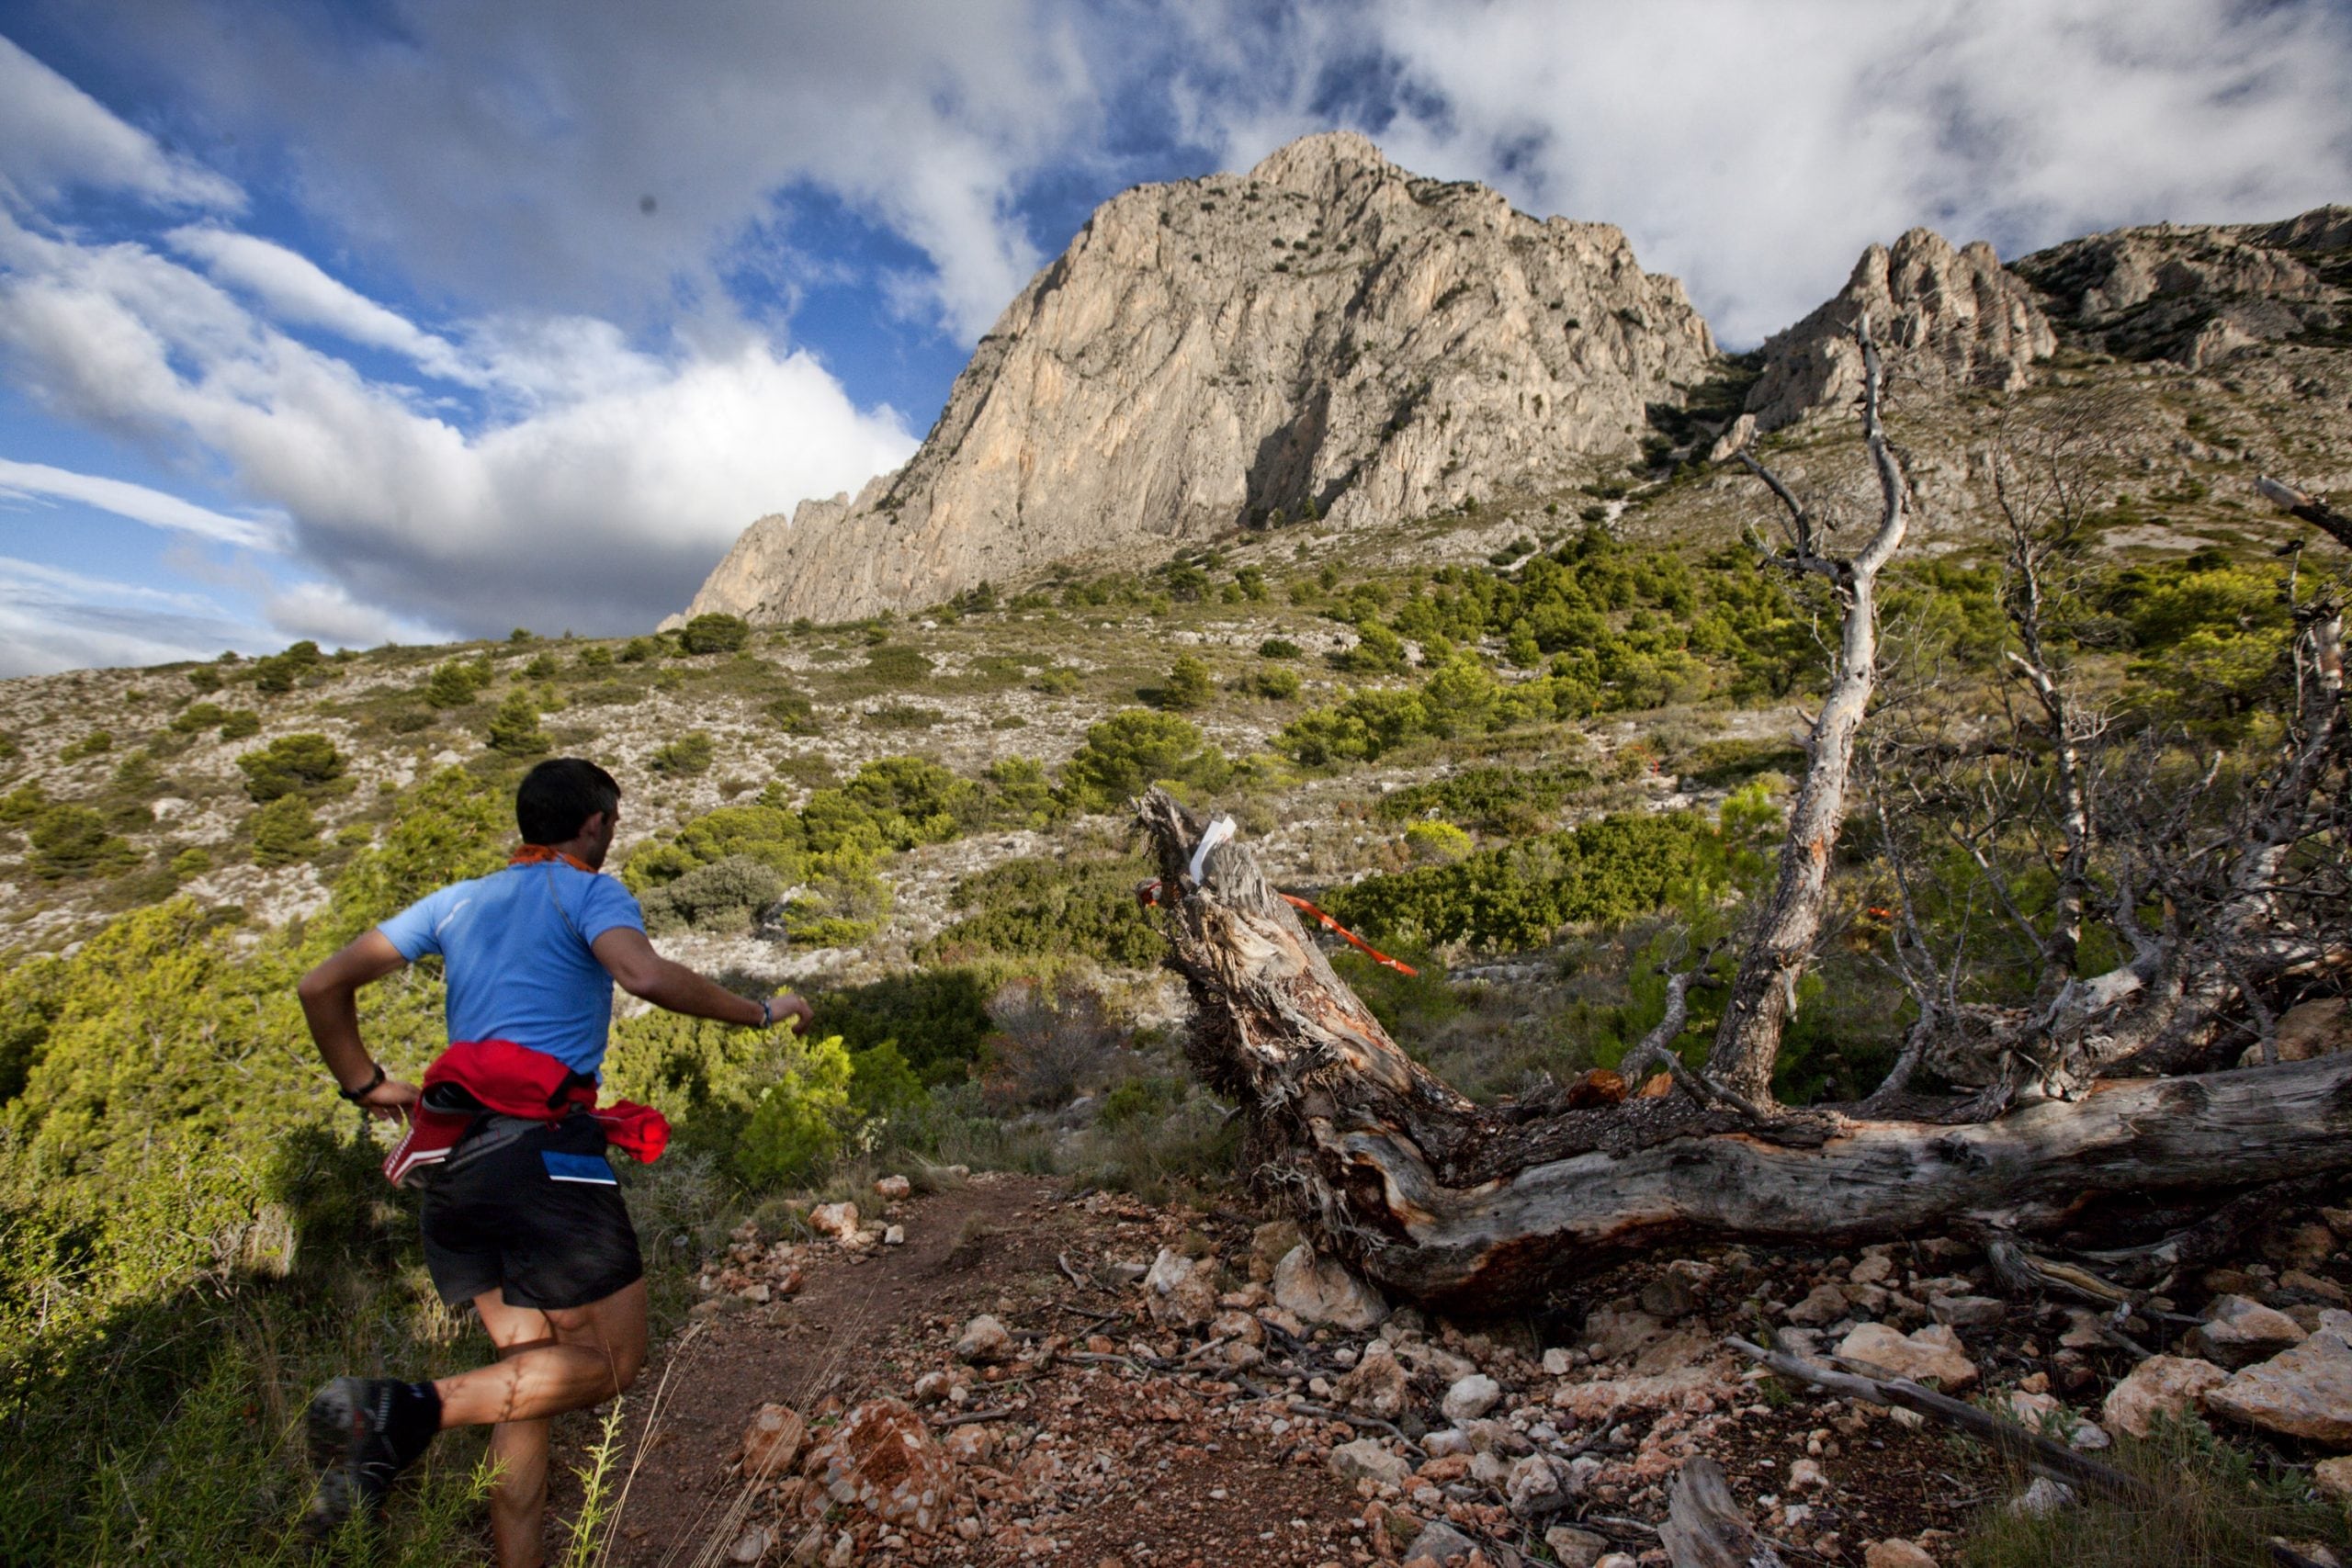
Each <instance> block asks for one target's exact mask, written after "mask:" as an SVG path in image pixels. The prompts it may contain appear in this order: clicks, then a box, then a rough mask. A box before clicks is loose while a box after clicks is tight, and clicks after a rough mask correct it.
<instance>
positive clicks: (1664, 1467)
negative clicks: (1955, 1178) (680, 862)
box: [615, 1171, 2352, 1568]
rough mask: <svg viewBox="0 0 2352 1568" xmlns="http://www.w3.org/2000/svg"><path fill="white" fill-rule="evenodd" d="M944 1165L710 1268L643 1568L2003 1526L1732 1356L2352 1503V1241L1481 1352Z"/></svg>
mask: <svg viewBox="0 0 2352 1568" xmlns="http://www.w3.org/2000/svg"><path fill="white" fill-rule="evenodd" d="M918 1174H919V1176H920V1178H921V1179H922V1182H923V1185H924V1186H925V1188H926V1189H929V1190H926V1191H925V1192H923V1193H922V1194H916V1193H914V1192H913V1191H912V1190H911V1188H910V1183H909V1182H908V1181H906V1180H905V1179H901V1178H886V1179H883V1180H882V1181H880V1182H877V1183H876V1190H875V1192H874V1193H872V1194H871V1195H869V1196H866V1197H864V1198H861V1199H860V1200H859V1201H857V1202H856V1203H855V1204H854V1205H839V1204H835V1205H826V1206H819V1207H816V1208H814V1209H809V1208H805V1207H802V1206H793V1207H791V1208H789V1209H786V1208H783V1207H780V1206H772V1207H771V1209H769V1210H766V1211H763V1213H762V1216H761V1218H760V1219H758V1220H755V1221H753V1222H749V1223H747V1224H744V1225H743V1226H741V1228H740V1229H739V1230H738V1231H737V1232H736V1233H735V1235H734V1237H733V1239H732V1241H731V1243H730V1245H729V1246H728V1247H727V1248H726V1249H725V1251H724V1252H723V1253H721V1254H720V1255H718V1256H715V1257H712V1258H708V1259H706V1260H705V1263H704V1266H703V1269H702V1273H701V1277H700V1280H699V1281H698V1284H699V1287H700V1293H701V1300H700V1302H699V1303H698V1304H697V1305H696V1306H695V1308H694V1309H693V1310H692V1312H691V1314H689V1319H688V1322H687V1324H686V1325H685V1326H684V1328H683V1330H682V1331H681V1332H680V1333H678V1334H677V1335H676V1336H675V1337H673V1340H672V1341H671V1342H670V1343H669V1344H668V1345H667V1347H666V1348H663V1349H662V1351H661V1352H660V1354H659V1355H658V1357H657V1359H656V1363H655V1365H654V1366H653V1367H652V1368H651V1369H650V1371H649V1372H648V1374H647V1377H646V1379H645V1381H644V1382H643V1383H641V1384H640V1386H639V1395H638V1396H637V1399H636V1401H635V1408H634V1409H633V1410H632V1411H631V1412H630V1416H631V1419H630V1438H631V1452H632V1453H633V1454H634V1455H635V1456H636V1458H635V1465H636V1468H635V1469H634V1471H633V1472H632V1473H631V1474H630V1476H629V1479H628V1496H627V1501H626V1504H625V1506H624V1508H623V1511H622V1515H621V1519H620V1523H619V1527H618V1532H617V1537H616V1551H615V1558H616V1561H618V1562H623V1563H628V1564H637V1565H649V1568H650V1565H653V1564H679V1563H695V1564H705V1563H723V1562H738V1563H754V1562H825V1563H831V1564H845V1563H852V1562H857V1563H864V1562H900V1563H909V1564H933V1563H981V1564H1012V1563H1023V1562H1057V1563H1075V1564H1082V1565H1085V1568H1109V1565H1111V1564H1123V1565H1130V1568H1144V1565H1151V1568H1179V1565H1192V1564H1197V1565H1200V1568H1217V1565H1223V1564H1252V1563H1269V1564H1271V1563H1297V1564H1317V1565H1320V1564H1347V1565H1351V1568H1352V1565H1357V1564H1369V1563H1373V1562H1406V1563H1414V1562H1424V1561H1426V1562H1430V1563H1468V1564H1476V1563H1487V1564H1510V1563H1518V1562H1558V1563H1562V1564H1566V1565H1571V1568H1593V1565H1594V1564H1601V1565H1605V1568H1631V1565H1635V1564H1640V1565H1648V1564H1659V1563H1667V1562H1669V1561H1670V1559H1669V1554H1668V1551H1667V1549H1666V1547H1665V1546H1664V1545H1663V1544H1662V1543H1661V1539H1660V1536H1659V1527H1660V1525H1661V1524H1662V1523H1663V1522H1664V1520H1665V1518H1666V1517H1667V1513H1668V1503H1669V1500H1670V1498H1671V1496H1672V1494H1673V1489H1674V1487H1675V1485H1676V1480H1677V1477H1678V1475H1679V1473H1680V1472H1681V1471H1682V1470H1683V1467H1684V1466H1685V1465H1686V1463H1688V1462H1689V1461H1691V1460H1692V1459H1693V1458H1694V1457H1699V1456H1703V1457H1705V1458H1706V1459H1710V1460H1712V1461H1714V1462H1715V1463H1717V1464H1719V1465H1720V1466H1721V1467H1722V1468H1723V1470H1724V1472H1726V1474H1727V1476H1728V1479H1729V1481H1730V1484H1731V1491H1732V1495H1733V1498H1734V1501H1735V1503H1736V1506H1737V1507H1738V1509H1739V1511H1740V1512H1741V1514H1742V1515H1743V1516H1744V1517H1746V1518H1747V1520H1748V1521H1749V1522H1751V1523H1752V1524H1753V1526H1754V1527H1755V1528H1756V1529H1758V1531H1760V1532H1761V1534H1762V1535H1763V1536H1764V1537H1765V1538H1766V1539H1767V1540H1769V1541H1770V1542H1771V1543H1772V1544H1773V1545H1774V1547H1775V1548H1776V1550H1777V1551H1779V1552H1780V1554H1781V1558H1782V1560H1783V1561H1784V1562H1789V1563H1844V1564H1858V1565H1865V1568H1916V1565H1917V1564H1922V1563H1935V1562H1950V1561H1952V1560H1953V1556H1952V1552H1953V1549H1954V1544H1955V1542H1956V1540H1957V1539H1958V1532H1960V1531H1961V1530H1962V1529H1964V1528H1965V1527H1966V1524H1967V1522H1968V1520H1969V1518H1970V1517H1971V1516H1972V1515H1973V1514H1974V1513H1975V1512H1976V1510H1978V1509H1980V1508H1984V1507H1988V1506H2013V1504H2014V1499H2015V1496H2016V1495H2018V1493H2019V1492H2020V1483H2019V1481H2018V1477H2017V1476H2016V1475H2015V1473H2014V1472H2010V1471H2009V1470H2007V1469H2006V1468H2005V1467H2004V1465H2003V1464H2002V1463H2001V1462H2000V1461H1997V1460H1996V1459H1995V1458H1994V1457H1993V1456H1992V1455H1991V1454H1990V1453H1989V1451H1987V1450H1984V1449H1982V1448H1979V1447H1976V1446H1974V1445H1971V1444H1965V1443H1962V1442H1961V1441H1959V1440H1957V1439H1956V1438H1954V1437H1953V1436H1952V1435H1951V1433H1950V1432H1948V1431H1946V1430H1944V1429H1942V1428H1940V1427H1938V1426H1936V1425H1935V1424H1933V1423H1931V1422H1928V1421H1926V1420H1924V1419H1923V1418H1921V1417H1919V1416H1915V1415H1913V1414H1911V1413H1909V1412H1905V1411H1897V1410H1889V1409H1885V1408H1882V1407H1880V1406H1878V1405H1875V1404H1866V1403H1861V1402H1858V1401H1850V1400H1845V1399H1837V1398H1827V1397H1822V1396H1820V1395H1818V1394H1817V1393H1815V1391H1813V1390H1811V1389H1808V1388H1805V1387H1801V1386H1795V1385H1792V1383H1790V1382H1786V1381H1783V1380H1781V1379H1780V1378H1777V1377H1774V1376H1771V1375H1770V1374H1768V1373H1766V1372H1765V1371H1763V1369H1761V1368H1759V1367H1757V1366H1755V1365H1753V1364H1751V1363H1749V1362H1747V1360H1745V1359H1743V1358H1741V1357H1740V1356H1738V1355H1736V1354H1735V1353H1734V1352H1732V1351H1731V1350H1730V1349H1728V1348H1726V1347H1725V1344H1724V1340H1725V1337H1726V1336H1730V1335H1738V1336H1745V1337H1768V1336H1769V1337H1770V1338H1771V1339H1772V1340H1774V1341H1775V1342H1776V1343H1777V1345H1778V1347H1779V1348H1781V1349H1784V1350H1789V1351H1792V1352H1794V1353H1796V1354H1798V1355H1800V1356H1803V1357H1804V1358H1807V1359H1815V1360H1827V1359H1830V1358H1831V1357H1833V1356H1834V1357H1835V1358H1838V1359H1841V1360H1843V1361H1844V1362H1846V1363H1847V1364H1848V1365H1849V1366H1850V1367H1854V1368H1857V1369H1860V1370H1866V1371H1875V1372H1876V1373H1877V1374H1878V1375H1881V1376H1904V1377H1910V1378H1914V1379H1917V1380H1920V1381H1922V1382H1933V1383H1934V1384H1936V1385H1938V1386H1940V1387H1941V1388H1942V1389H1943V1390H1944V1391H1945V1392H1947V1393H1956V1394H1959V1395H1961V1396H1962V1397H1965V1398H1968V1399H1970V1400H1973V1401H1974V1402H1975V1403H1977V1404H1980V1405H1982V1406H1984V1407H1985V1408H1987V1409H1990V1410H1992V1411H1994V1412H1996V1414H1999V1415H2002V1416H2009V1417H2012V1418H2015V1419H2018V1420H2019V1421H2021V1422H2023V1423H2025V1424H2026V1425H2028V1426H2029V1427H2032V1428H2033V1429H2035V1430H2038V1431H2041V1432H2042V1433H2045V1434H2047V1435H2049V1436H2051V1437H2053V1438H2059V1439H2061V1440H2064V1441H2067V1442H2069V1443H2071V1444H2072V1445H2073V1446H2074V1447H2075V1449H2077V1450H2083V1451H2085V1452H2087V1453H2094V1454H2095V1453H2097V1452H2098V1450H2104V1449H2107V1448H2109V1445H2110V1443H2111V1441H2112V1438H2111V1437H2110V1433H2111V1432H2113V1431H2122V1432H2127V1433H2131V1434H2133V1435H2135V1436H2137V1435H2143V1434H2145V1433H2146V1432H2148V1431H2149V1430H2150V1426H2151V1423H2152V1422H2153V1421H2154V1420H2155V1419H2157V1418H2158V1417H2159V1416H2161V1415H2164V1414H2171V1415H2185V1414H2190V1413H2196V1414H2199V1415H2202V1416H2205V1417H2206V1418H2207V1419H2209V1420H2211V1421H2212V1422H2214V1423H2215V1424H2216V1425H2217V1426H2218V1427H2222V1428H2223V1429H2225V1430H2226V1431H2228V1432H2229V1433H2230V1434H2231V1435H2232V1436H2233V1437H2234V1438H2239V1439H2242V1440H2246V1441H2251V1442H2256V1443H2261V1444H2267V1445H2271V1446H2273V1447H2275V1448H2276V1449H2277V1450H2278V1452H2279V1454H2280V1455H2281V1456H2282V1457H2283V1458H2284V1459H2285V1460H2286V1461H2288V1462H2290V1463H2294V1464H2299V1465H2307V1466H2309V1469H2310V1474H2311V1477H2312V1484H2313V1485H2314V1486H2315V1487H2317V1488H2319V1489H2320V1490H2321V1491H2322V1492H2323V1493H2324V1494H2325V1495H2332V1496H2336V1497H2338V1498H2352V1473H2346V1472H2352V1459H2330V1458H2328V1457H2327V1456H2328V1455H2330V1454H2332V1453H2334V1452H2335V1451H2336V1450H2341V1449H2344V1448H2346V1447H2352V1314H2346V1312H2344V1311H2342V1310H2340V1309H2341V1308H2343V1307H2344V1306H2345V1305H2346V1284H2347V1283H2352V1258H2347V1256H2346V1251H2345V1250H2344V1248H2345V1244H2346V1240H2347V1238H2352V1212H2347V1211H2345V1210H2338V1209H2322V1210H2317V1211H2313V1212H2312V1213H2310V1214H2307V1215H2304V1214H2290V1215H2285V1216H2282V1217H2281V1218H2279V1219H2278V1221H2276V1222H2274V1223H2273V1224H2272V1225H2271V1227H2270V1229H2269V1230H2268V1231H2267V1233H2265V1234H2264V1235H2262V1236H2261V1237H2259V1238H2257V1240H2256V1243H2255V1244H2254V1246H2253V1248H2252V1250H2251V1251H2250V1253H2249V1256H2248V1257H2247V1258H2245V1260H2244V1261H2243V1262H2241V1263H2239V1264H2237V1265H2235V1266H2233V1267H2229V1268H2222V1269H2211V1270H2208V1271H2206V1272H2204V1273H2203V1274H2202V1275H2200V1276H2199V1277H2198V1278H2196V1279H2195V1280H2192V1281H2183V1282H2180V1283H2179V1284H2177V1286H2176V1287H2174V1293H2173V1294H2172V1295H2169V1296H2165V1295H2158V1296H2152V1297H2148V1298H2145V1299H2142V1300H2138V1301H2135V1302H2134V1303H2131V1306H2130V1309H2129V1310H2127V1311H2124V1312H2121V1313H2120V1314H2118V1313H2107V1314H2099V1313H2094V1312H2092V1311H2090V1310H2089V1309H2087V1308H2086V1307H2081V1306H2074V1305H2069V1304H2066V1303H2063V1302H2057V1301H2052V1300H2042V1301H2033V1302H2020V1301H2014V1300H2010V1299H2007V1298H2006V1297H2004V1296H2003V1295H2001V1294H2000V1293H1999V1292H1998V1291H1997V1288H1996V1285H1995V1283H1994V1280H1993V1275H1992V1270H1991V1269H1990V1266H1989V1264H1988V1263H1987V1262H1986V1260H1985V1258H1983V1257H1982V1256H1980V1255H1979V1254H1978V1253H1976V1252H1975V1251H1974V1249H1973V1248H1972V1247H1969V1246H1968V1245H1967V1244H1965V1243H1962V1242H1960V1241H1957V1240H1951V1239H1947V1238H1928V1239H1922V1240H1918V1241H1915V1242H1911V1243H1905V1244H1888V1245H1882V1246H1872V1247H1863V1248H1860V1249H1859V1250H1857V1251H1853V1252H1849V1253H1845V1254H1839V1255H1835V1256H1831V1255H1826V1254H1819V1253H1803V1252H1794V1251H1786V1250H1771V1251H1767V1250H1762V1249H1747V1248H1738V1247H1725V1248H1720V1249H1714V1250H1709V1251H1704V1252H1701V1253H1699V1254H1696V1255H1694V1256H1691V1257H1684V1258H1670V1259H1651V1260H1645V1261H1642V1262H1639V1263H1635V1264H1629V1265H1626V1266H1624V1267H1623V1268H1620V1269H1616V1270H1615V1271H1613V1272H1611V1273H1609V1274H1605V1275H1602V1276H1600V1277H1598V1278H1595V1279H1593V1280H1589V1281H1588V1282H1587V1285H1586V1287H1585V1288H1584V1289H1583V1291H1582V1292H1580V1293H1579V1294H1578V1295H1577V1296H1576V1297H1573V1298H1566V1299H1563V1300H1561V1301H1559V1302H1557V1303H1555V1304H1554V1305H1553V1306H1551V1307H1550V1308H1547V1309H1546V1310H1544V1311H1543V1312H1539V1313H1535V1314H1528V1315H1524V1316H1520V1317H1514V1318H1511V1319H1510V1320H1507V1321H1502V1322H1491V1323H1486V1324H1479V1325H1469V1324H1462V1323H1453V1322H1446V1321H1442V1320H1438V1319H1433V1318H1431V1317H1430V1316H1428V1315H1425V1314H1422V1313H1421V1312H1419V1311H1418V1310H1415V1309H1412V1308H1409V1307H1408V1308H1400V1309H1397V1310H1393V1311H1392V1310H1390V1308H1389V1307H1388V1306H1387V1305H1386V1304H1385V1303H1382V1302H1381V1301H1380V1300H1379V1299H1378V1297H1377V1296H1375V1295H1374V1294H1373V1293H1372V1292H1369V1291H1368V1290H1366V1289H1365V1288H1364V1287H1363V1286H1362V1285H1361V1284H1360V1283H1358V1282H1357V1281H1355V1280H1353V1279H1352V1278H1351V1277H1350V1276H1349V1275H1348V1274H1347V1273H1346V1271H1345V1270H1344V1269H1341V1268H1340V1266H1339V1265H1338V1264H1336V1263H1333V1262H1329V1261H1318V1260H1317V1258H1316V1257H1315V1255H1314V1254H1313V1252H1312V1251H1311V1250H1309V1249H1307V1248H1306V1247H1303V1246H1301V1244H1300V1240H1299V1236H1298V1233H1297V1232H1296V1230H1295V1228H1294V1227H1293V1226H1292V1225H1290V1224H1288V1223H1287V1222H1281V1221H1277V1222H1271V1223H1261V1222H1258V1221H1256V1220H1253V1219H1252V1218H1250V1216H1247V1215H1243V1214H1239V1213H1232V1212H1229V1211H1227V1210H1223V1209H1216V1210H1212V1211H1210V1212H1208V1213H1201V1212H1198V1211H1193V1210H1186V1209H1181V1208H1170V1209H1160V1208H1155V1207H1152V1206H1150V1205H1147V1204H1145V1203H1142V1202H1139V1201H1136V1200H1133V1199H1131V1198H1128V1197H1125V1196H1121V1195H1116V1194H1111V1193H1104V1192H1083V1191H1080V1192H1071V1191H1067V1190H1063V1189H1062V1188H1061V1187H1059V1186H1057V1184H1056V1183H1054V1182H1052V1181H1050V1180H1047V1179H1037V1178H1027V1177H1014V1176H1004V1175H978V1176H970V1177H966V1176H964V1175H962V1174H961V1173H958V1172H955V1171H948V1172H940V1173H928V1172H927V1173H918ZM2159 1350H2161V1351H2163V1352H2165V1353H2154V1352H2157V1351H2159ZM2032 1495H2033V1496H2034V1497H2036V1498H2039V1499H2041V1500H2043V1501H2044V1502H2046V1503H2051V1504H2052V1505H2053V1506H2064V1502H2063V1501H2058V1500H2057V1496H2058V1495H2056V1494H2054V1493H2053V1492H2052V1489H2051V1484H2050V1483H2046V1482H2044V1483H2038V1490H2036V1491H2035V1492H2034V1493H2033V1494H2032ZM2298 1549H2299V1550H2301V1551H2302V1552H2303V1553H2304V1554H2305V1556H2306V1557H2308V1558H2310V1559H2311V1560H2312V1561H2317V1562H2333V1561H2335V1559H2334V1558H2333V1557H2332V1556H2330V1555H2328V1549H2327V1548H2326V1546H2324V1544H2322V1543H2318V1542H2309V1541H2306V1542H2301V1543H2298ZM1675 1561H1678V1562H1679V1560H1675Z"/></svg>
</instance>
